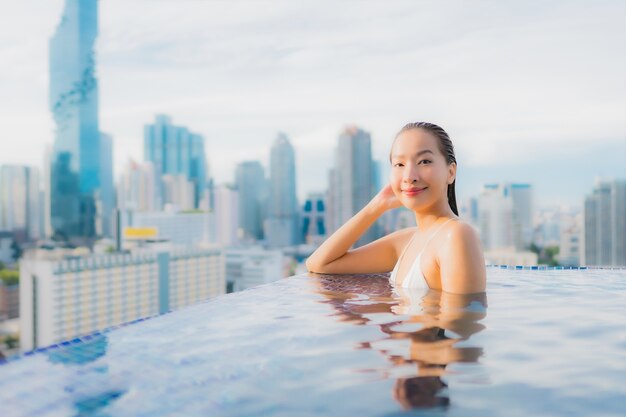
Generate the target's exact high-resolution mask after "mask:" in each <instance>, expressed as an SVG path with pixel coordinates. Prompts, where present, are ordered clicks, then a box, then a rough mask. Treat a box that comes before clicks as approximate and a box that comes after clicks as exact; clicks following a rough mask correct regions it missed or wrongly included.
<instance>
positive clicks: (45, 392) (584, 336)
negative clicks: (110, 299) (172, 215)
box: [0, 268, 626, 417]
mask: <svg viewBox="0 0 626 417" xmlns="http://www.w3.org/2000/svg"><path fill="white" fill-rule="evenodd" d="M398 291H400V292H398ZM624 410H626V270H624V269H617V270H603V269H589V270H527V269H523V270H511V269H501V268H489V269H488V287H487V294H486V296H471V297H460V296H448V295H442V294H441V293H438V292H435V291H426V292H424V291H422V290H404V289H393V288H391V287H390V285H389V283H388V280H387V277H386V276H385V275H374V276H372V275H370V276H358V275H357V276H322V275H311V276H305V275H300V276H295V277H290V278H288V279H284V280H280V281H277V282H275V283H272V284H267V285H263V286H260V287H256V288H253V289H250V290H246V291H243V292H239V293H234V294H228V295H225V296H221V297H218V298H215V299H212V300H209V301H208V302H205V303H202V304H198V305H195V306H191V307H188V308H184V309H181V310H178V311H176V312H173V313H169V314H165V315H162V316H158V317H154V318H151V319H148V320H143V321H138V322H136V323H132V324H130V325H127V326H121V327H118V328H113V329H108V330H105V331H102V332H98V333H95V334H93V335H89V336H86V337H83V338H81V339H76V340H74V341H69V342H67V343H65V344H60V345H58V346H52V347H50V348H47V349H40V350H39V351H36V352H30V353H29V354H26V355H22V356H19V357H14V358H11V359H10V360H9V361H8V362H6V363H4V364H3V366H0V415H2V416H3V417H10V416H74V415H89V416H151V417H153V416H244V415H245V416H312V415H333V416H357V415H358V416H394V415H413V414H414V415H420V416H422V415H437V416H440V415H450V416H481V417H484V416H524V417H526V416H568V417H569V416H592V415H593V416H618V415H620V416H621V415H624Z"/></svg>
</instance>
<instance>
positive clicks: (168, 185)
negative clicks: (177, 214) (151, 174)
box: [162, 174, 195, 210]
mask: <svg viewBox="0 0 626 417" xmlns="http://www.w3.org/2000/svg"><path fill="white" fill-rule="evenodd" d="M162 181H163V205H164V207H167V206H171V207H173V208H174V209H175V210H193V208H194V207H195V205H194V185H193V182H191V181H189V180H188V179H187V178H186V177H185V176H184V175H182V174H178V175H170V174H167V175H163V177H162Z"/></svg>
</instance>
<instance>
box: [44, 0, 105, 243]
mask: <svg viewBox="0 0 626 417" xmlns="http://www.w3.org/2000/svg"><path fill="white" fill-rule="evenodd" d="M97 34H98V2H97V0H66V1H65V8H64V10H63V16H62V18H61V21H60V22H59V24H58V26H57V28H56V31H55V33H54V35H53V36H52V38H51V39H50V109H51V111H52V115H53V118H54V122H55V125H56V129H55V140H54V147H53V151H52V155H51V160H50V164H51V166H50V198H51V201H50V210H51V225H52V228H53V230H54V232H55V233H57V235H61V236H64V237H66V238H68V239H76V240H80V241H86V242H90V241H92V240H93V239H94V238H95V236H96V233H97V222H98V210H99V209H100V210H104V207H105V206H106V205H107V204H108V203H106V202H105V203H104V205H103V203H102V199H103V198H104V201H107V198H108V196H105V193H108V192H109V191H111V190H112V186H109V185H107V184H104V181H107V180H108V179H107V175H106V173H104V175H103V172H102V169H103V162H104V161H103V157H104V156H105V155H102V150H103V147H102V146H101V134H100V130H99V124H98V80H97V78H96V57H95V50H94V45H95V41H96V37H97ZM104 163H105V165H108V162H104ZM104 169H105V170H106V169H107V167H106V166H105V167H104ZM111 192H112V191H111Z"/></svg>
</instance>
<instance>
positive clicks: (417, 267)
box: [389, 218, 455, 288]
mask: <svg viewBox="0 0 626 417" xmlns="http://www.w3.org/2000/svg"><path fill="white" fill-rule="evenodd" d="M450 220H455V219H454V218H451V219H448V220H446V221H445V222H443V223H442V224H441V225H440V226H439V227H438V228H437V230H435V233H433V234H432V235H431V236H430V237H429V238H428V240H427V241H426V243H425V244H424V247H423V248H422V250H421V251H420V253H419V254H418V255H417V256H416V257H415V261H413V264H412V265H411V268H409V272H407V274H406V277H405V278H404V280H402V285H401V287H403V288H428V283H427V282H426V277H424V273H423V272H422V265H421V262H422V253H424V249H426V246H428V243H429V242H430V241H431V239H432V238H433V237H435V236H436V235H437V233H439V231H440V230H441V229H442V228H443V226H445V225H446V224H447V223H448V222H449V221H450ZM416 234H417V233H414V234H413V236H412V237H411V240H409V243H407V245H406V246H405V247H404V250H403V251H402V253H401V254H400V257H399V258H398V262H396V266H394V267H393V271H391V275H389V282H390V283H391V284H392V285H397V284H396V281H397V275H398V267H399V265H400V261H402V259H403V258H404V253H405V252H406V250H407V248H408V247H409V246H410V245H411V242H413V239H414V238H415V235H416Z"/></svg>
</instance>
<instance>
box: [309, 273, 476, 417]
mask: <svg viewBox="0 0 626 417" xmlns="http://www.w3.org/2000/svg"><path fill="white" fill-rule="evenodd" d="M311 276H312V277H314V278H315V280H314V282H315V283H316V291H317V292H319V293H320V294H322V295H323V296H324V297H325V300H324V301H323V302H324V303H327V304H330V305H332V306H333V308H334V309H335V310H336V313H334V314H333V315H334V316H336V317H337V319H338V320H339V321H345V322H350V323H352V324H355V325H369V326H372V325H374V326H378V327H379V328H380V330H381V331H382V332H383V333H384V334H385V335H386V336H385V337H383V338H382V339H376V340H369V341H362V342H361V343H360V344H359V346H358V347H359V348H361V349H375V350H377V351H379V352H381V353H382V354H384V355H385V356H386V357H387V358H388V361H389V363H390V367H389V369H386V370H384V371H383V372H382V373H381V375H382V377H384V378H396V383H395V385H394V388H393V392H392V396H393V398H394V399H395V400H396V401H398V403H400V405H401V406H402V407H403V408H405V409H411V408H418V407H435V406H444V407H445V406H447V405H449V403H450V399H449V398H448V397H447V396H446V393H445V391H444V388H446V387H447V384H446V383H445V382H444V381H443V380H442V378H441V377H442V376H444V375H445V374H446V367H447V366H448V365H450V364H453V363H460V362H465V363H475V362H477V361H478V358H480V357H481V356H482V354H483V350H482V348H481V347H470V346H466V345H467V343H463V345H464V346H457V344H458V343H459V342H460V341H467V340H468V339H469V338H470V337H471V336H472V335H474V334H476V333H478V332H480V331H481V330H483V329H484V328H485V326H484V325H483V324H481V323H480V321H481V320H482V319H483V318H484V317H485V316H486V313H487V308H486V306H487V298H486V294H485V293H480V294H472V295H455V294H449V293H442V292H439V291H433V290H423V289H406V288H394V287H392V286H391V285H390V284H389V281H388V279H387V276H385V275H380V276H371V275H368V276H367V277H364V276H358V275H351V276H345V275H342V276H336V275H311ZM407 346H408V349H407Z"/></svg>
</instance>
